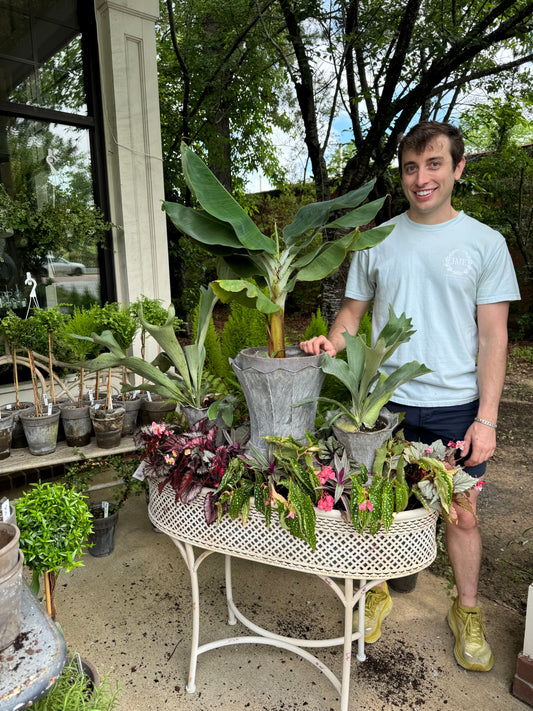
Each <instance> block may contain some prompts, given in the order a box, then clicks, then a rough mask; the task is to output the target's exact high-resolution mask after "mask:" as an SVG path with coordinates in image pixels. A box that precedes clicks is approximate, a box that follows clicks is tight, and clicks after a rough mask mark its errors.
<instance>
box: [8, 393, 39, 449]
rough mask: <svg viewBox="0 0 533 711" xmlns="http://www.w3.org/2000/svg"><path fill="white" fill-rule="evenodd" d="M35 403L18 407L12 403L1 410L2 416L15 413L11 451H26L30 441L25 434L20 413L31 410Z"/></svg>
mask: <svg viewBox="0 0 533 711" xmlns="http://www.w3.org/2000/svg"><path fill="white" fill-rule="evenodd" d="M32 407H33V403H31V402H19V404H18V406H17V403H16V402H12V403H10V404H8V405H4V406H3V407H2V409H1V411H0V412H1V413H2V415H5V413H6V412H12V413H13V432H12V437H11V449H24V448H26V447H27V446H28V441H27V439H26V435H25V434H24V427H23V426H22V420H21V419H20V413H21V412H22V411H23V410H31V408H32Z"/></svg>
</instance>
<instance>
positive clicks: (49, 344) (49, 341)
mask: <svg viewBox="0 0 533 711" xmlns="http://www.w3.org/2000/svg"><path fill="white" fill-rule="evenodd" d="M52 355H53V350H52V334H51V333H48V360H49V363H50V365H49V368H50V395H51V397H52V403H53V404H54V405H55V404H56V391H55V387H54V370H53V367H52Z"/></svg>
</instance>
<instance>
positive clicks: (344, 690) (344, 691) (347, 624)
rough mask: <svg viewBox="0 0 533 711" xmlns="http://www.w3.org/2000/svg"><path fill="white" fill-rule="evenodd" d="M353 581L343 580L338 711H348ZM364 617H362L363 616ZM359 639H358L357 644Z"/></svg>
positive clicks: (349, 579) (350, 579)
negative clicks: (342, 639)
mask: <svg viewBox="0 0 533 711" xmlns="http://www.w3.org/2000/svg"><path fill="white" fill-rule="evenodd" d="M353 608H354V597H353V579H352V578H345V579H344V648H343V657H342V678H341V705H340V711H348V701H349V698H350V671H351V664H352V631H353V630H352V628H353ZM363 617H364V615H363ZM360 641H361V637H359V642H360Z"/></svg>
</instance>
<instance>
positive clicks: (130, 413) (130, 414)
mask: <svg viewBox="0 0 533 711" xmlns="http://www.w3.org/2000/svg"><path fill="white" fill-rule="evenodd" d="M141 403H142V400H141V398H140V397H135V398H130V399H126V400H123V399H122V397H121V396H120V395H119V396H118V397H114V398H113V406H114V407H123V408H124V409H125V410H126V414H125V415H124V426H123V427H122V436H123V437H126V436H127V435H132V434H133V433H134V432H136V431H137V428H138V426H139V425H138V421H139V411H140V409H141Z"/></svg>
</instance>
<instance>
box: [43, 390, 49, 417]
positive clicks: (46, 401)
mask: <svg viewBox="0 0 533 711" xmlns="http://www.w3.org/2000/svg"><path fill="white" fill-rule="evenodd" d="M43 403H44V405H45V406H47V405H48V395H47V394H46V393H43ZM48 414H50V413H48Z"/></svg>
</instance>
